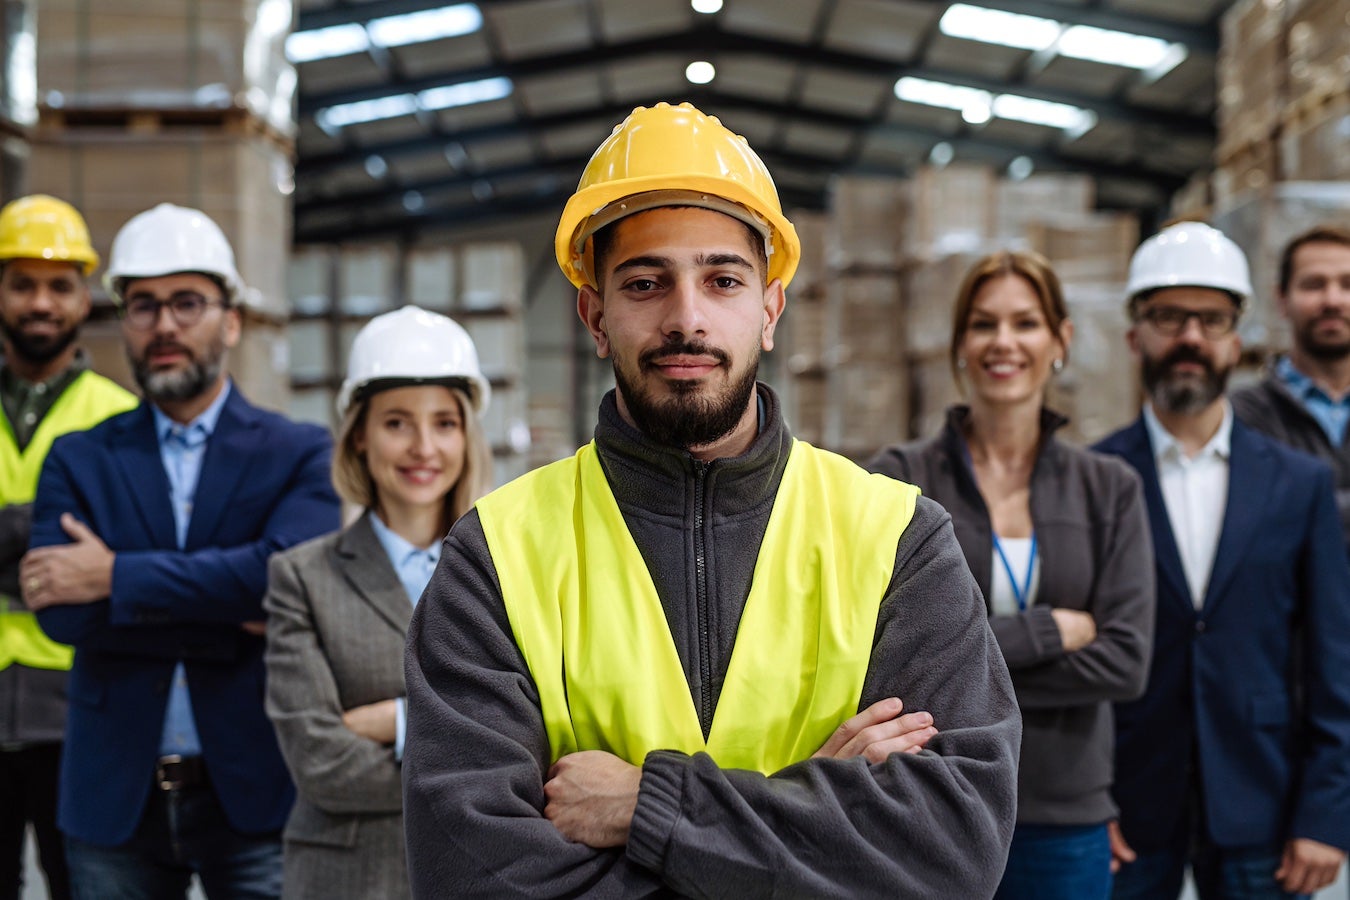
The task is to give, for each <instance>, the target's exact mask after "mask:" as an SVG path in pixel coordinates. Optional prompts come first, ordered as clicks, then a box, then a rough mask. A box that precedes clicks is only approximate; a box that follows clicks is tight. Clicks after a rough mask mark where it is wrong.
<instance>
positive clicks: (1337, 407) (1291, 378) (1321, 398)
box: [1275, 356, 1350, 447]
mask: <svg viewBox="0 0 1350 900" xmlns="http://www.w3.org/2000/svg"><path fill="white" fill-rule="evenodd" d="M1275 377H1276V378H1278V379H1280V380H1281V381H1283V382H1284V386H1285V387H1287V388H1289V393H1291V394H1293V395H1294V396H1295V397H1296V398H1298V401H1299V402H1300V403H1302V404H1303V408H1304V409H1306V410H1307V411H1308V414H1309V415H1311V416H1312V417H1313V418H1314V419H1316V420H1317V424H1318V425H1321V426H1322V430H1323V431H1325V432H1326V433H1327V438H1329V439H1330V440H1331V446H1333V447H1339V446H1341V444H1343V443H1345V426H1346V423H1347V422H1350V396H1346V397H1342V398H1341V399H1339V400H1332V399H1331V398H1330V397H1329V396H1327V394H1326V392H1325V391H1323V390H1322V389H1321V388H1320V387H1318V386H1317V385H1315V384H1313V380H1312V379H1311V378H1309V377H1308V376H1307V375H1304V374H1303V373H1302V372H1300V371H1299V370H1298V369H1296V368H1294V364H1293V363H1292V362H1290V361H1289V357H1287V356H1281V357H1280V360H1279V362H1277V363H1276V364H1275Z"/></svg>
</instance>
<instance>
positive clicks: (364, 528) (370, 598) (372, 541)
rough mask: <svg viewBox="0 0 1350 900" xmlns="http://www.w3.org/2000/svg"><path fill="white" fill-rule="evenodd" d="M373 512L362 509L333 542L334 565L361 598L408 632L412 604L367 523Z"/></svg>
mask: <svg viewBox="0 0 1350 900" xmlns="http://www.w3.org/2000/svg"><path fill="white" fill-rule="evenodd" d="M372 515H374V513H372V512H370V511H369V510H367V511H366V513H365V514H364V515H362V516H361V518H359V519H357V520H356V521H355V522H353V523H352V525H351V527H350V528H348V529H347V530H346V531H344V532H343V533H342V537H341V538H339V539H338V543H337V558H338V568H339V569H340V570H341V571H342V576H343V577H344V578H346V579H347V582H348V583H349V584H351V586H352V587H354V588H355V589H356V592H357V594H359V595H360V596H361V598H362V599H363V600H365V601H366V602H367V603H369V604H370V605H371V606H373V607H374V608H375V611H376V612H377V613H379V614H380V615H381V616H382V617H383V618H384V619H385V620H386V621H388V622H389V624H390V625H392V626H394V627H395V628H397V629H398V631H399V633H400V634H402V635H405V636H406V635H407V633H408V621H409V620H410V619H411V618H412V613H413V604H412V601H411V600H409V599H408V592H407V591H405V590H404V589H403V583H402V582H401V581H399V580H398V574H397V573H396V572H395V571H394V566H393V563H391V562H390V561H389V555H388V554H387V553H385V552H384V545H382V544H381V543H380V539H379V538H378V537H376V536H375V529H374V528H373V527H372V526H371V524H370V517H371V516H372Z"/></svg>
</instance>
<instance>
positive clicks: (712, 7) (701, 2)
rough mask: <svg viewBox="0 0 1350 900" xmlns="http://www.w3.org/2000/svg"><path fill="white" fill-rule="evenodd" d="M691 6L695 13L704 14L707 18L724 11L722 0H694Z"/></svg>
mask: <svg viewBox="0 0 1350 900" xmlns="http://www.w3.org/2000/svg"><path fill="white" fill-rule="evenodd" d="M689 5H690V6H692V7H693V8H694V12H696V13H703V14H704V15H705V16H710V15H712V14H713V13H715V12H721V10H722V0H692V2H691V3H690V4H689Z"/></svg>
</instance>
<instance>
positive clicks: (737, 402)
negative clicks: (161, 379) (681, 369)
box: [614, 341, 759, 450]
mask: <svg viewBox="0 0 1350 900" xmlns="http://www.w3.org/2000/svg"><path fill="white" fill-rule="evenodd" d="M672 355H687V356H711V357H714V358H716V359H717V360H718V361H719V362H720V363H721V364H722V365H723V366H728V365H730V361H731V360H730V358H729V357H728V356H727V354H726V352H725V351H723V350H719V349H717V348H714V347H709V346H707V345H705V344H699V343H690V342H683V341H676V342H672V343H667V344H665V345H664V346H662V347H660V348H658V349H656V350H648V351H646V352H644V353H643V354H641V356H639V358H638V367H639V368H640V369H641V370H643V371H647V370H650V369H652V368H654V366H653V362H652V361H653V360H654V359H657V358H658V357H666V356H672ZM758 373H759V356H758V354H756V355H755V358H754V359H753V360H751V361H750V364H749V365H748V366H747V367H746V370H745V373H744V374H743V375H742V376H741V377H740V378H737V379H736V380H735V381H733V382H731V383H730V384H729V385H728V386H727V388H726V390H725V391H723V392H722V393H721V394H720V395H718V396H713V397H705V396H703V395H702V394H701V393H700V392H699V386H698V385H697V384H695V383H693V382H688V381H679V382H675V383H674V385H673V387H674V390H675V395H674V396H673V397H667V398H664V399H658V398H656V397H654V396H652V395H651V394H650V393H649V392H647V391H646V390H644V389H643V387H642V386H641V385H640V384H638V383H637V382H636V380H635V379H629V377H628V375H627V373H626V372H625V371H624V368H623V366H622V365H621V364H620V360H619V358H618V356H617V355H616V356H615V357H614V381H615V383H616V384H618V386H619V393H620V394H621V395H622V396H623V399H624V404H625V405H626V406H627V408H628V414H629V415H630V416H632V417H633V423H634V424H635V425H637V427H638V430H640V431H641V432H642V433H643V434H645V435H647V437H649V438H651V439H652V440H653V441H656V442H657V443H658V444H664V445H666V446H670V447H680V448H682V449H686V450H687V449H689V448H690V447H703V446H706V445H708V444H711V443H713V442H715V441H717V440H720V439H721V438H724V437H726V436H727V435H728V434H730V433H731V432H732V431H733V430H735V428H736V426H737V425H739V424H740V421H741V418H742V417H743V416H744V415H745V410H746V407H747V406H749V405H750V396H751V394H753V393H754V390H755V379H756V377H757V375H758Z"/></svg>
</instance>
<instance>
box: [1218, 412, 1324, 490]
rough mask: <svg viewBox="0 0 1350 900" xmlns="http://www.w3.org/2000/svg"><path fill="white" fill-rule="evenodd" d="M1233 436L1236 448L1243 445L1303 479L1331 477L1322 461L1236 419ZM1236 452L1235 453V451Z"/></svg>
mask: <svg viewBox="0 0 1350 900" xmlns="http://www.w3.org/2000/svg"><path fill="white" fill-rule="evenodd" d="M1233 435H1234V437H1235V438H1237V439H1238V447H1241V446H1242V445H1243V444H1244V443H1245V444H1246V445H1247V446H1248V447H1250V448H1251V449H1253V450H1255V451H1257V452H1259V453H1261V454H1263V455H1265V456H1267V457H1268V458H1269V459H1270V462H1272V463H1273V464H1275V465H1278V466H1281V467H1283V468H1284V469H1286V470H1288V471H1289V472H1291V473H1293V474H1295V475H1298V476H1304V477H1320V476H1322V475H1325V476H1326V477H1328V478H1330V477H1331V467H1330V466H1329V465H1328V464H1327V463H1326V462H1325V461H1324V460H1322V459H1319V458H1318V457H1316V456H1314V455H1313V454H1311V453H1307V452H1305V451H1303V450H1299V449H1297V448H1295V447H1291V446H1289V445H1288V444H1286V443H1284V442H1283V441H1278V440H1276V439H1275V438H1273V437H1271V436H1270V435H1268V434H1266V433H1265V432H1263V431H1260V430H1258V429H1257V428H1256V427H1255V426H1253V425H1250V424H1248V423H1245V422H1243V421H1242V420H1241V419H1237V420H1236V421H1234V422H1233ZM1235 452H1236V451H1235Z"/></svg>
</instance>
